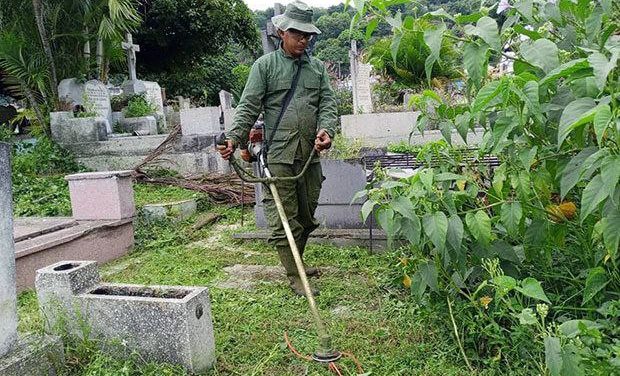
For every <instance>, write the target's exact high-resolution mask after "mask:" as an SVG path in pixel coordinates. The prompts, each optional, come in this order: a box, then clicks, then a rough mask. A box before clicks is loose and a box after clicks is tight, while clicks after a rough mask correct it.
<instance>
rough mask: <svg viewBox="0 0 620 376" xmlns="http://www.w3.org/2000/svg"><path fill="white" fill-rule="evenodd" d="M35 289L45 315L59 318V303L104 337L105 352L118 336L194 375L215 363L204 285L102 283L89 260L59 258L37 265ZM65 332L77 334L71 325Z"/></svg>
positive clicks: (93, 333)
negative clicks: (59, 260)
mask: <svg viewBox="0 0 620 376" xmlns="http://www.w3.org/2000/svg"><path fill="white" fill-rule="evenodd" d="M36 287H37V296H38V298H39V304H40V307H41V310H42V311H43V313H44V316H45V317H47V318H52V320H54V319H56V320H58V319H59V318H60V317H61V316H60V314H59V313H58V310H59V307H61V309H62V310H64V311H65V312H64V315H65V316H64V317H69V318H81V320H82V321H84V324H86V325H88V327H89V328H90V329H91V331H90V336H91V337H93V338H99V339H102V340H103V341H101V345H102V348H103V350H104V351H111V350H113V347H112V346H110V343H111V342H113V341H118V340H120V341H122V342H123V344H124V345H125V346H126V348H127V349H128V350H130V351H135V352H137V353H138V354H140V356H141V357H143V358H144V359H146V360H149V361H155V362H168V363H172V364H178V365H181V366H183V367H184V368H185V369H187V370H188V371H189V372H193V373H200V372H204V371H206V370H207V369H209V368H210V367H212V366H213V364H214V362H215V338H214V335H213V323H212V320H211V304H210V300H209V292H208V289H207V288H205V287H184V286H148V287H147V286H140V285H125V284H108V283H103V284H101V283H99V274H98V272H97V267H96V264H95V263H94V262H92V261H63V262H60V263H57V264H54V265H51V266H49V267H47V268H43V269H40V270H38V271H37V282H36ZM78 310H79V312H78ZM55 324H56V323H55V322H50V323H48V327H51V326H53V325H55ZM68 330H69V331H70V334H72V335H74V336H77V337H79V336H80V335H82V332H81V331H80V330H79V329H78V328H76V325H73V326H70V327H69V328H68ZM114 355H115V356H117V355H118V354H114Z"/></svg>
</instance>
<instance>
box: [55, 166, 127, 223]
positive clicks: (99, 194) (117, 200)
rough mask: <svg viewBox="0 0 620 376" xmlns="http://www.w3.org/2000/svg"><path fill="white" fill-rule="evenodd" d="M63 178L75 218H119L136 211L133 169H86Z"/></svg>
mask: <svg viewBox="0 0 620 376" xmlns="http://www.w3.org/2000/svg"><path fill="white" fill-rule="evenodd" d="M65 179H66V180H67V181H68V182H69V194H70V196H71V208H72V210H73V218H74V219H76V220H100V219H109V220H120V219H125V218H131V217H133V216H134V215H135V212H136V209H135V205H134V200H133V177H132V171H129V170H127V171H104V172H86V173H81V174H73V175H67V176H65Z"/></svg>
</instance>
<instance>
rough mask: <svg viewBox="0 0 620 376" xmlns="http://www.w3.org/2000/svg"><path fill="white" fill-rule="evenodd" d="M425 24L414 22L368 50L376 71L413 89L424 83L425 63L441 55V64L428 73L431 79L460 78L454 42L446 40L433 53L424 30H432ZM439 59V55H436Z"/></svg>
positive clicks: (369, 59)
mask: <svg viewBox="0 0 620 376" xmlns="http://www.w3.org/2000/svg"><path fill="white" fill-rule="evenodd" d="M430 25H431V24H430V23H429V22H428V21H425V20H416V21H413V19H411V21H410V22H408V23H407V26H403V27H402V31H400V32H399V33H395V34H394V36H392V37H389V38H383V39H380V40H378V41H376V42H375V43H374V44H372V45H371V46H370V47H369V49H368V54H367V56H366V59H367V60H368V62H369V63H370V64H372V65H373V67H374V68H375V69H377V70H379V71H382V72H385V73H386V74H388V75H389V76H390V77H392V78H394V79H396V80H397V81H399V82H401V83H403V84H406V85H408V86H410V87H413V86H416V85H419V84H420V83H423V82H424V77H425V75H426V73H425V70H426V64H427V63H426V62H427V60H428V59H429V58H431V57H433V56H435V55H434V54H441V57H442V59H441V61H439V62H437V64H433V67H432V69H431V70H430V71H429V73H428V77H427V78H428V79H429V80H430V78H433V77H450V78H453V77H457V76H459V72H458V71H457V70H456V69H455V66H456V60H457V57H458V54H457V52H456V49H455V48H454V46H453V42H452V41H450V40H447V39H444V40H439V38H437V37H436V36H435V37H434V38H435V39H436V40H439V44H438V49H437V51H436V52H433V51H432V50H431V48H429V46H428V45H427V44H426V39H425V38H426V35H425V33H426V32H425V30H426V29H428V28H429V27H430ZM437 56H438V55H437ZM435 61H436V59H435V60H434V61H433V62H435Z"/></svg>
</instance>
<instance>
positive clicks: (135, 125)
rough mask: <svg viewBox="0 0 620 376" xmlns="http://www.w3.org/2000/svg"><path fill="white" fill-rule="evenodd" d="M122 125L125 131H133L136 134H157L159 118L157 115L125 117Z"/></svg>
mask: <svg viewBox="0 0 620 376" xmlns="http://www.w3.org/2000/svg"><path fill="white" fill-rule="evenodd" d="M121 126H122V127H123V130H124V131H125V132H127V133H131V134H132V135H134V136H148V135H156V134H157V119H155V116H140V117H133V118H123V119H122V120H121Z"/></svg>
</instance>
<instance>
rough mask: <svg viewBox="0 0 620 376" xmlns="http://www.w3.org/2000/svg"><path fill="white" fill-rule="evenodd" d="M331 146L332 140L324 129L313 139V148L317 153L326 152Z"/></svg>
mask: <svg viewBox="0 0 620 376" xmlns="http://www.w3.org/2000/svg"><path fill="white" fill-rule="evenodd" d="M331 146H332V139H331V137H329V134H328V133H327V131H325V129H321V130H320V131H319V133H317V134H316V138H315V139H314V148H315V149H316V150H317V151H322V150H327V149H329V148H330V147H331Z"/></svg>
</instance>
